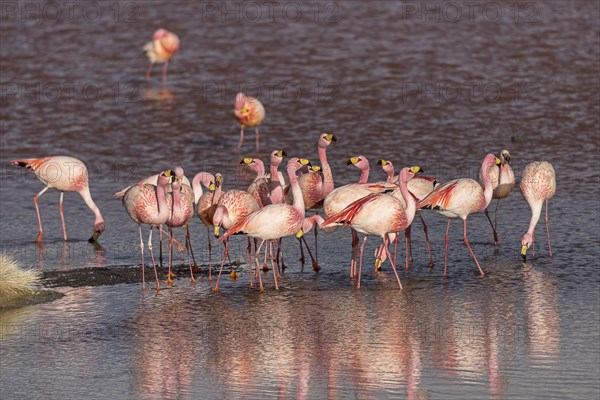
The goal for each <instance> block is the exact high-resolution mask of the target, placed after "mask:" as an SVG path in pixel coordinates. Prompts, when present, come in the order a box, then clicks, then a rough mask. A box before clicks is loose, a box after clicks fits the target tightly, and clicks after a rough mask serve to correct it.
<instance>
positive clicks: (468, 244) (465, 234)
mask: <svg viewBox="0 0 600 400" xmlns="http://www.w3.org/2000/svg"><path fill="white" fill-rule="evenodd" d="M463 232H464V240H465V244H466V245H467V247H468V248H469V251H470V252H471V255H472V256H473V260H475V264H477V268H479V273H480V274H481V276H483V275H485V273H484V272H483V270H482V269H481V265H479V261H477V257H475V253H474V252H473V248H472V247H471V244H470V243H469V239H467V219H466V218H465V219H463Z"/></svg>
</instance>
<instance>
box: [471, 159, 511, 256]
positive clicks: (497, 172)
mask: <svg viewBox="0 0 600 400" xmlns="http://www.w3.org/2000/svg"><path fill="white" fill-rule="evenodd" d="M500 161H501V164H500V168H499V169H496V168H492V169H490V170H489V172H490V176H489V179H490V181H491V182H492V187H493V188H494V191H493V193H492V199H498V200H497V201H496V209H495V211H494V223H493V224H492V220H491V218H490V215H489V213H488V209H487V208H486V209H485V216H486V217H487V219H488V221H490V226H491V227H492V231H493V232H494V244H495V245H498V243H499V240H498V231H497V229H496V227H497V226H498V204H499V203H500V199H503V198H505V197H508V195H509V194H510V192H512V190H513V188H514V187H515V174H514V173H513V170H512V168H511V167H510V165H509V164H508V162H509V161H510V153H509V152H508V150H502V151H501V152H500ZM479 183H480V184H481V185H483V179H482V177H481V174H480V176H479Z"/></svg>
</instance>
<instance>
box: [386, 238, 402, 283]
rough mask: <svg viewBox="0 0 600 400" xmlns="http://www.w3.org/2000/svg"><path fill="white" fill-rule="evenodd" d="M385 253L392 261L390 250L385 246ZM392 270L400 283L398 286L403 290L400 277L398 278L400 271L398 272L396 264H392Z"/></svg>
mask: <svg viewBox="0 0 600 400" xmlns="http://www.w3.org/2000/svg"><path fill="white" fill-rule="evenodd" d="M385 252H386V254H387V256H388V258H389V259H390V260H391V259H392V255H391V254H390V250H389V249H388V248H387V246H385ZM392 269H393V270H394V275H395V276H396V281H397V282H398V286H399V287H400V289H402V283H401V282H400V277H399V276H398V271H396V263H392Z"/></svg>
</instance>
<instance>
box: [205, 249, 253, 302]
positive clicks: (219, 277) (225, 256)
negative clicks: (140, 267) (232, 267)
mask: <svg viewBox="0 0 600 400" xmlns="http://www.w3.org/2000/svg"><path fill="white" fill-rule="evenodd" d="M228 255H229V239H227V240H226V241H225V252H224V253H223V261H221V268H220V269H219V276H217V282H216V283H215V287H214V288H213V292H215V293H217V292H218V291H219V282H220V281H221V274H222V273H223V266H224V265H225V260H226V259H227V256H228ZM251 275H252V274H251Z"/></svg>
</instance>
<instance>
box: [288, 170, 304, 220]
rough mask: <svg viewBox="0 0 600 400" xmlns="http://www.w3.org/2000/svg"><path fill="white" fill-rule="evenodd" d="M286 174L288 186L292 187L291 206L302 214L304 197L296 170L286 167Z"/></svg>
mask: <svg viewBox="0 0 600 400" xmlns="http://www.w3.org/2000/svg"><path fill="white" fill-rule="evenodd" d="M287 173H288V176H289V177H290V186H291V187H292V195H293V196H294V203H293V207H294V208H295V209H296V210H298V211H299V212H301V213H302V215H304V197H302V189H300V185H299V184H298V177H297V176H296V170H295V169H294V168H293V167H288V169H287Z"/></svg>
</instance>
